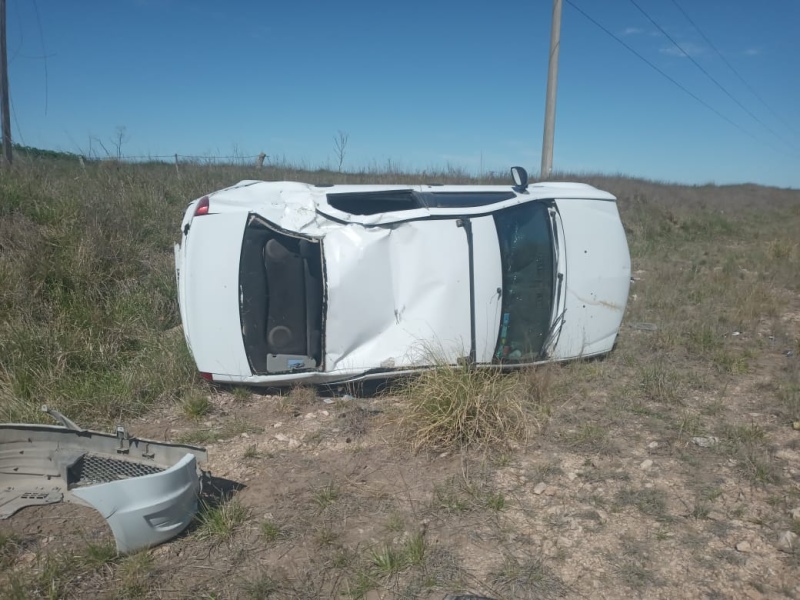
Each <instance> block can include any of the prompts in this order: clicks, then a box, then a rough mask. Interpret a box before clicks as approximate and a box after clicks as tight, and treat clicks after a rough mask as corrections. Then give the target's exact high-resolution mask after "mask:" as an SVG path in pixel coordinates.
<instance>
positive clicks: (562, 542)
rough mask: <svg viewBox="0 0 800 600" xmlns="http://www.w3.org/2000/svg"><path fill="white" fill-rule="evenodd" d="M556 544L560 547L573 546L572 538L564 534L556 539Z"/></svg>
mask: <svg viewBox="0 0 800 600" xmlns="http://www.w3.org/2000/svg"><path fill="white" fill-rule="evenodd" d="M556 546H558V547H559V548H569V547H571V546H572V540H571V539H569V538H566V537H563V536H562V537H559V538H558V539H557V540H556Z"/></svg>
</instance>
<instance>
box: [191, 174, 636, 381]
mask: <svg viewBox="0 0 800 600" xmlns="http://www.w3.org/2000/svg"><path fill="white" fill-rule="evenodd" d="M512 173H513V175H514V182H515V185H492V186H483V185H414V186H409V185H333V186H322V185H311V184H305V183H295V182H285V181H280V182H265V181H242V182H240V183H238V184H237V185H235V186H233V187H230V188H227V189H224V190H220V191H218V192H214V193H213V194H209V195H208V196H204V197H202V198H199V199H198V200H195V201H194V202H192V203H191V204H190V205H189V208H188V209H187V211H186V214H185V216H184V219H183V223H182V227H181V242H180V243H179V244H177V245H176V246H175V262H176V270H177V279H178V298H179V303H180V311H181V319H182V321H183V331H184V334H185V336H186V342H187V344H188V345H189V349H190V350H191V352H192V355H193V357H194V360H195V362H196V364H197V368H198V369H199V370H200V372H201V374H202V375H203V377H205V378H206V379H208V380H211V381H218V382H224V383H242V384H249V385H285V384H293V383H309V384H335V383H343V382H348V381H356V380H366V379H382V378H386V377H390V376H393V375H398V374H403V373H408V372H413V371H417V370H420V369H424V368H430V367H433V366H437V365H441V364H462V363H468V364H473V365H475V366H482V365H484V366H486V365H503V366H523V365H530V364H535V363H540V362H546V361H562V360H568V359H575V358H581V357H590V356H597V355H602V354H605V353H608V352H609V351H610V350H611V349H612V347H613V346H614V342H615V339H616V337H617V333H618V331H619V327H620V323H621V321H622V316H623V313H624V311H625V306H626V303H627V299H628V287H629V285H630V255H629V253H628V244H627V241H626V238H625V232H624V230H623V227H622V223H621V221H620V217H619V212H618V210H617V205H616V201H615V198H614V196H612V195H611V194H609V193H607V192H603V191H601V190H598V189H596V188H594V187H591V186H589V185H585V184H580V183H552V182H547V183H536V184H532V185H528V181H527V174H526V173H525V171H524V169H521V168H519V167H515V168H514V169H512Z"/></svg>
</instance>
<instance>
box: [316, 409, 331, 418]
mask: <svg viewBox="0 0 800 600" xmlns="http://www.w3.org/2000/svg"><path fill="white" fill-rule="evenodd" d="M319 414H321V415H322V416H323V417H327V416H328V415H329V414H330V413H329V412H328V411H327V410H321V411H319Z"/></svg>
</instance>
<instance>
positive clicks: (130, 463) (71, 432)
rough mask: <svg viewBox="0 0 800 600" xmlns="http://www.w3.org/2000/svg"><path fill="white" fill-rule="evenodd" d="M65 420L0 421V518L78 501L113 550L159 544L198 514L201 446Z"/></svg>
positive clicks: (129, 550)
mask: <svg viewBox="0 0 800 600" xmlns="http://www.w3.org/2000/svg"><path fill="white" fill-rule="evenodd" d="M47 412H48V413H50V411H47ZM54 416H55V415H54ZM59 416H61V415H59ZM56 418H58V417H56ZM59 420H61V419H60V418H59ZM64 420H66V421H69V420H68V419H66V418H64ZM69 423H70V424H71V425H72V426H71V427H61V426H53V425H32V424H17V423H11V424H0V519H6V518H8V517H11V516H12V515H13V514H14V513H16V512H17V511H18V510H20V509H22V508H24V507H26V506H33V505H42V504H54V503H58V502H71V503H76V504H82V505H85V506H89V507H91V508H94V509H95V510H97V511H98V512H99V513H100V514H101V515H102V516H103V518H104V519H106V521H107V522H108V524H109V527H110V528H111V532H112V533H113V534H114V539H115V541H116V545H117V550H118V551H119V552H135V551H137V550H141V549H143V548H148V547H150V546H154V545H157V544H160V543H162V542H165V541H167V540H169V539H171V538H173V537H174V536H176V535H177V534H178V533H180V532H181V531H182V530H183V529H185V528H186V526H187V525H188V524H189V523H190V522H191V520H192V518H193V517H194V515H195V513H196V512H197V501H198V494H199V493H200V489H201V478H202V471H201V469H200V465H202V464H204V463H205V462H206V461H207V459H208V457H207V454H206V451H205V449H203V448H198V447H194V446H187V445H182V444H169V443H165V442H155V441H151V440H144V439H139V438H134V437H130V436H129V435H128V432H127V431H126V430H125V428H124V427H117V429H116V432H115V433H114V434H109V433H101V432H97V431H90V430H85V429H80V428H79V427H77V426H76V425H74V423H72V422H71V421H69Z"/></svg>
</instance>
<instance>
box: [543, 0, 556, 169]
mask: <svg viewBox="0 0 800 600" xmlns="http://www.w3.org/2000/svg"><path fill="white" fill-rule="evenodd" d="M560 46H561V0H553V26H552V29H551V30H550V68H549V70H548V71H547V104H546V105H545V109H544V140H543V141H542V171H541V173H540V175H539V176H540V178H541V179H548V178H549V177H550V173H551V172H552V171H553V139H554V138H555V130H556V89H557V88H558V50H559V48H560Z"/></svg>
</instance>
